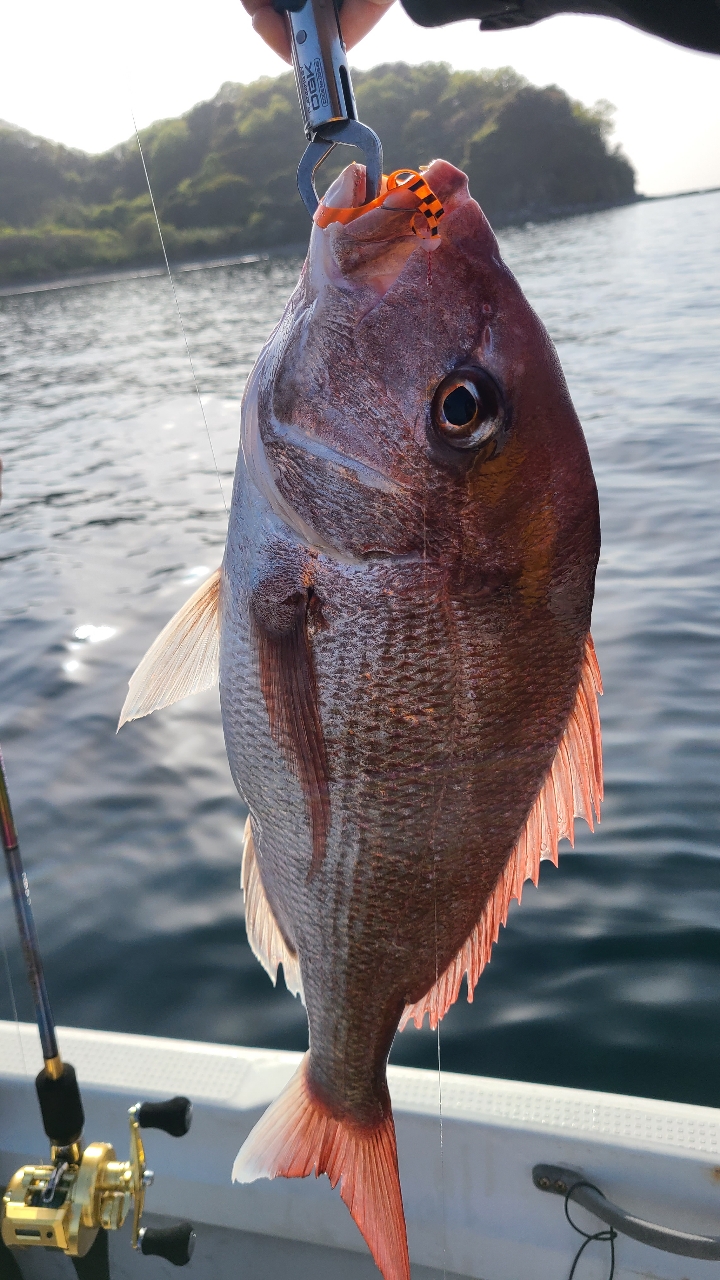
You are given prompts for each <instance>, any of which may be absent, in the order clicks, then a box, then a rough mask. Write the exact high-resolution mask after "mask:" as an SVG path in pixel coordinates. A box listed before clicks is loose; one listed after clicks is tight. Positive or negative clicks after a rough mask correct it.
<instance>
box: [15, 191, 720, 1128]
mask: <svg viewBox="0 0 720 1280" xmlns="http://www.w3.org/2000/svg"><path fill="white" fill-rule="evenodd" d="M501 241H502V248H503V252H504V255H505V257H506V259H507V261H508V262H509V264H510V266H511V267H512V268H513V270H514V271H515V273H516V274H517V276H518V278H519V280H520V283H521V285H522V287H523V289H524V290H525V292H526V294H527V296H528V297H529V299H530V300H531V302H532V303H533V305H534V306H535V307H536V309H537V310H538V312H539V313H540V315H541V316H542V318H543V319H544V321H545V323H546V324H547V326H548V328H549V329H550V332H551V334H552V336H553V338H554V340H555V342H556V344H557V347H558V350H559V353H560V358H561V360H562V363H563V367H564V369H565V373H566V376H567V379H568V382H569V385H570V390H571V393H572V396H573V399H574V401H575V404H576V407H577V409H578V412H579V415H580V418H581V420H582V422H583V424H584V427H585V431H586V434H587V438H588V443H589V447H590V452H591V454H592V460H593V465H594V468H595V474H596V476H597V480H598V486H599V490H600V501H601V509H602V528H603V553H602V559H601V562H600V569H599V574H598V587H597V597H596V602H595V612H594V621H593V631H594V635H595V640H596V644H597V649H598V655H599V658H600V664H601V667H602V671H603V677H604V681H605V689H606V692H605V696H604V698H603V699H602V703H601V710H602V720H603V730H604V744H605V771H606V781H607V799H606V803H605V806H604V810H603V819H602V823H601V825H600V827H599V829H598V830H597V831H596V833H595V834H594V835H590V834H589V833H588V832H587V829H586V828H585V826H584V823H582V822H579V823H578V833H579V835H578V840H577V843H576V847H575V850H574V851H572V850H570V848H569V846H568V845H567V842H564V844H563V852H562V855H561V861H560V868H559V870H555V869H554V868H553V867H551V866H549V865H548V864H544V865H543V871H542V875H541V880H540V886H539V888H538V889H534V888H532V886H528V887H527V889H526V890H525V894H524V898H523V902H522V905H521V906H519V907H517V906H514V907H513V909H512V910H511V914H510V919H509V922H508V926H507V928H506V929H504V930H503V931H502V934H501V938H500V941H499V943H498V945H497V946H496V948H495V951H494V954H493V959H492V963H491V964H490V966H489V968H488V969H487V970H486V972H485V973H484V974H483V976H482V978H481V980H480V983H479V986H478V988H477V991H476V994H475V1000H474V1002H473V1004H471V1005H470V1004H467V1003H466V1001H465V999H464V994H463V996H462V997H461V1000H460V1002H459V1003H458V1004H457V1005H456V1006H455V1007H454V1008H453V1009H452V1010H451V1011H450V1013H449V1014H448V1016H447V1018H446V1019H445V1021H444V1023H443V1024H442V1038H441V1051H442V1064H443V1067H444V1068H446V1069H448V1070H453V1071H468V1072H478V1073H482V1074H488V1075H498V1076H507V1077H514V1078H518V1079H523V1080H533V1081H547V1082H550V1083H556V1084H567V1085H577V1086H586V1087H592V1088H600V1089H607V1090H613V1091H619V1092H623V1093H634V1094H640V1095H649V1096H657V1097H664V1098H674V1099H679V1100H684V1101H690V1102H699V1103H706V1104H711V1105H717V1104H718V1103H719V1102H720V767H719V766H720V194H710V195H703V196H694V197H689V198H684V199H677V200H669V201H658V202H649V203H646V204H638V205H634V206H630V207H627V208H623V209H616V210H612V211H608V212H604V213H599V214H594V215H588V216H585V217H579V218H575V219H571V220H568V221H564V222H557V223H554V224H548V225H545V226H535V227H533V226H528V227H524V228H521V229H516V230H512V231H509V232H506V233H505V234H503V235H502V236H501ZM299 267H300V260H299V259H298V258H281V257H276V258H272V259H270V260H267V261H255V262H245V263H241V264H237V265H230V266H222V267H213V268H209V269H204V270H187V269H185V270H181V269H179V270H178V272H177V290H178V297H179V302H180V306H181V308H182V313H183V316H184V320H185V326H186V332H187V339H188V343H189V347H190V351H191V353H192V357H193V361H194V365H195V371H196V375H197V380H198V384H199V386H200V388H201V390H202V393H203V402H204V405H205V412H206V416H207V424H208V428H209V433H210V437H211V440H212V447H213V449H214V453H215V456H216V458H217V463H218V468H219V472H220V482H221V487H222V493H221V488H220V485H219V483H218V477H217V474H216V471H215V466H214V463H213V457H212V452H211V448H210V443H209V441H208V436H207V434H206V430H205V426H204V424H203V419H202V415H201V412H200V408H199V405H198V401H197V397H196V393H195V388H194V382H193V376H192V372H191V369H190V366H189V363H188V357H187V352H186V349H185V344H184V340H183V336H182V332H181V330H180V327H179V323H178V317H177V313H176V310H175V305H174V301H173V296H172V291H171V289H170V285H169V282H168V280H167V278H166V277H165V278H163V276H162V275H156V276H140V277H137V278H130V277H124V278H121V279H118V280H115V281H113V282H106V283H84V284H82V285H81V286H79V287H63V288H55V289H51V290H39V291H33V292H25V293H16V294H13V295H10V296H8V295H6V296H3V297H1V298H0V388H1V390H0V456H2V459H3V462H4V464H5V473H4V489H5V495H4V499H3V503H2V506H1V507H0V742H2V745H3V748H4V752H5V760H6V767H7V772H8V777H9V781H10V786H11V793H12V798H13V803H14V807H15V815H16V819H17V824H18V828H19V831H20V835H21V842H22V847H23V850H24V854H25V858H26V862H27V868H28V874H29V878H30V883H31V888H32V896H33V903H34V907H35V912H36V917H37V925H38V931H39V934H40V940H41V944H42V949H43V954H44V957H45V963H46V969H47V978H48V986H49V990H50V996H51V999H52V1002H53V1006H54V1009H55V1013H56V1017H57V1019H58V1021H59V1022H60V1023H65V1024H72V1025H77V1026H85V1027H96V1028H104V1029H112V1030H122V1031H132V1032H145V1033H149V1034H153V1035H168V1036H182V1037H189V1038H191V1039H200V1040H216V1041H226V1042H231V1043H242V1044H250V1045H266V1046H272V1047H277V1048H298V1049H300V1048H303V1047H304V1046H305V1043H306V1023H305V1014H304V1011H303V1009H302V1006H301V1005H300V1003H299V1002H298V1001H297V1000H294V999H293V998H292V997H291V996H290V995H289V994H288V993H287V991H286V990H285V989H284V987H283V983H282V980H281V981H280V982H279V984H278V988H277V989H276V990H273V988H272V986H271V983H270V981H269V979H268V978H267V976H266V975H265V973H264V972H263V970H262V969H261V968H260V966H259V964H258V963H257V961H256V960H255V959H254V957H253V956H252V954H251V952H250V949H249V947H248V945H247V941H246V939H245V931H244V925H243V909H242V897H241V893H240V885H239V879H240V856H241V839H242V831H243V824H244V819H245V810H244V808H243V805H242V803H241V801H240V800H239V798H238V796H237V795H236V793H235V791H234V788H233V785H232V782H231V779H230V775H229V772H228V767H227V762H226V759H225V753H224V748H223V741H222V731H221V726H220V715H219V707H218V697H217V693H216V692H215V691H212V692H208V693H204V694H200V695H197V696H196V697H194V698H191V699H189V700H188V701H186V702H183V703H180V704H179V705H177V706H174V707H171V708H169V709H168V710H166V711H164V712H162V713H159V714H156V715H154V716H152V717H151V718H149V719H147V720H143V721H139V722H137V723H135V724H131V725H129V726H127V727H126V728H124V729H123V730H122V732H121V733H120V735H119V736H116V734H115V727H116V723H117V717H118V712H119V709H120V707H121V705H122V702H123V698H124V694H125V689H126V684H127V680H128V677H129V675H130V673H131V672H132V670H133V668H134V667H135V664H136V663H137V661H138V659H139V658H140V657H141V656H142V654H143V653H144V652H145V649H146V648H147V646H148V644H149V643H150V641H151V640H152V639H153V638H154V637H155V635H156V634H157V632H158V631H159V630H160V628H161V627H162V626H163V625H164V623H165V622H166V621H167V620H168V618H169V617H170V616H171V615H172V614H173V613H174V612H175V610H176V609H177V608H178V607H179V605H181V604H182V603H183V601H184V600H185V599H186V598H187V596H188V595H189V594H190V593H191V592H192V591H193V590H194V588H195V587H196V586H197V585H198V584H199V583H200V582H201V581H202V579H203V578H204V577H205V576H206V575H207V574H208V573H209V572H211V571H212V570H213V569H215V568H216V567H217V565H218V564H219V562H220V558H221V555H222V548H223V540H224V535H225V528H226V512H225V507H224V501H229V496H230V491H231V481H232V472H233V467H234V461H235V454H236V450H237V443H238V425H239V410H240V397H241V394H242V390H243V385H244V382H245V378H246V376H247V374H248V372H249V370H250V368H251V367H252V364H253V361H254V359H255V357H256V355H257V353H258V351H259V349H260V347H261V345H262V343H263V341H264V340H265V338H266V337H267V335H268V333H269V331H270V329H271V327H272V325H273V324H274V323H275V321H276V320H277V319H278V317H279V316H280V314H281V311H282V308H283V305H284V303H285V300H286V299H287V297H288V295H289V293H290V291H291V290H292V288H293V285H294V283H295V280H296V278H297V274H298V270H299ZM0 936H1V937H2V940H3V941H4V944H5V947H6V949H7V955H8V962H9V970H10V973H11V974H12V981H13V986H14V990H15V996H16V1000H17V1005H18V1010H19V1014H20V1017H21V1018H26V1019H30V1018H31V1017H32V1006H31V1004H30V1001H29V997H28V994H27V990H26V983H25V979H24V975H23V970H22V963H21V958H20V953H19V948H18V945H17V942H16V938H15V931H14V923H13V918H12V911H11V907H10V902H9V896H8V891H7V887H6V885H5V884H4V882H1V881H0ZM11 1016H12V999H11V995H10V990H9V985H8V983H7V982H6V980H5V974H4V973H3V972H2V971H1V969H0V1017H11ZM436 1055H437V1045H436V1040H435V1036H434V1034H431V1033H430V1032H429V1031H428V1030H427V1029H425V1030H424V1031H423V1032H416V1031H415V1030H413V1029H409V1030H407V1031H406V1032H404V1033H403V1034H402V1035H401V1036H398V1038H397V1040H396V1042H395V1045H394V1048H393V1053H392V1056H393V1060H394V1061H396V1062H402V1063H409V1064H415V1065H423V1066H435V1065H436Z"/></svg>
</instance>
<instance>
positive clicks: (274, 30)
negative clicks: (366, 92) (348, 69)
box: [242, 0, 393, 62]
mask: <svg viewBox="0 0 720 1280" xmlns="http://www.w3.org/2000/svg"><path fill="white" fill-rule="evenodd" d="M392 3H393V0H345V3H344V4H343V7H342V11H341V14H340V17H341V21H342V33H343V40H344V41H345V46H346V48H348V49H352V47H353V45H354V44H357V42H358V40H362V38H363V36H365V35H367V33H368V31H370V30H371V29H372V28H373V27H374V26H375V23H376V22H379V21H380V19H381V18H382V16H383V14H384V13H386V12H387V10H388V9H389V8H390V5H391V4H392ZM242 4H243V8H244V9H246V10H247V12H248V13H249V14H250V16H251V18H252V20H253V26H254V28H255V30H256V31H257V33H258V35H259V36H262V38H263V40H264V41H265V43H266V44H269V45H270V48H271V49H273V50H274V51H275V53H278V54H279V55H280V57H281V58H284V59H285V61H286V62H290V41H289V39H288V33H287V25H286V22H285V18H284V17H283V15H282V14H280V13H276V12H275V10H274V9H273V7H272V0H242Z"/></svg>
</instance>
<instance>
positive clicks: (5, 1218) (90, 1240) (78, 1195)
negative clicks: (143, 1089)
mask: <svg viewBox="0 0 720 1280" xmlns="http://www.w3.org/2000/svg"><path fill="white" fill-rule="evenodd" d="M0 835H1V837H2V845H3V850H4V853H5V864H6V867H7V872H8V879H9V881H10V888H11V892H12V899H13V906H14V909H15V918H16V922H17V926H18V932H19V934H20V942H21V945H22V951H23V957H24V960H25V967H26V969H27V974H28V979H29V982H30V988H31V990H32V995H33V1001H34V1004H35V1014H36V1019H37V1024H38V1031H39V1033H40V1043H41V1047H42V1054H43V1059H44V1063H45V1065H44V1067H43V1069H42V1071H41V1072H40V1073H39V1075H38V1076H37V1078H36V1081H35V1088H36V1091H37V1097H38V1102H39V1104H40V1113H41V1115H42V1121H43V1128H44V1129H45V1133H46V1134H47V1137H48V1138H49V1140H50V1160H49V1163H48V1164H31V1165H24V1166H23V1167H22V1168H21V1169H18V1170H17V1172H16V1173H15V1174H13V1176H12V1178H11V1179H10V1181H9V1183H8V1186H7V1188H6V1191H5V1194H4V1196H3V1203H2V1221H1V1224H0V1233H1V1234H2V1239H3V1242H4V1243H5V1244H6V1245H9V1246H11V1247H13V1248H29V1247H30V1248H31V1247H33V1246H35V1247H39V1248H43V1249H48V1248H49V1249H58V1250H62V1252H63V1253H65V1254H67V1255H68V1256H69V1257H70V1258H72V1259H79V1258H84V1257H85V1256H86V1255H87V1254H88V1253H89V1251H90V1249H91V1248H92V1247H93V1245H94V1244H95V1241H96V1239H97V1237H98V1234H99V1232H100V1231H101V1230H104V1231H115V1230H117V1229H118V1228H119V1227H121V1226H122V1225H123V1223H124V1222H125V1219H126V1218H127V1216H128V1214H129V1213H130V1211H131V1210H132V1214H133V1218H132V1241H131V1243H132V1246H133V1248H134V1249H139V1250H140V1252H142V1253H144V1254H156V1255H159V1256H160V1257H163V1258H166V1259H167V1261H168V1262H172V1263H173V1264H174V1265H176V1266H184V1264H185V1263H187V1262H189V1261H190V1258H191V1256H192V1251H193V1247H194V1243H195V1233H194V1231H193V1228H192V1226H191V1224H190V1223H189V1222H181V1223H178V1224H177V1225H176V1226H172V1227H167V1228H148V1227H143V1226H142V1225H141V1219H142V1214H143V1209H144V1206H145V1192H146V1189H147V1188H148V1187H149V1186H151V1185H152V1182H153V1176H154V1175H153V1174H152V1172H151V1170H149V1169H148V1167H147V1164H146V1161H145V1148H144V1145H143V1140H142V1135H141V1129H162V1130H164V1131H165V1133H168V1134H170V1135H172V1136H173V1137H182V1136H183V1135H184V1134H186V1133H187V1131H188V1129H189V1128H190V1121H191V1117H192V1104H191V1103H190V1101H189V1100H188V1099H187V1098H180V1097H178V1098H170V1099H169V1100H168V1101H166V1102H138V1103H136V1104H135V1105H134V1106H132V1107H131V1108H130V1110H129V1113H128V1119H129V1125H130V1153H129V1159H128V1160H118V1159H117V1157H116V1154H115V1149H114V1148H113V1146H112V1145H111V1144H110V1143H109V1142H90V1143H86V1142H85V1141H84V1139H83V1129H84V1126H85V1113H84V1110H83V1105H82V1097H81V1095H80V1086H79V1084H78V1080H77V1076H76V1074H75V1069H74V1068H73V1066H72V1065H71V1064H70V1063H69V1062H63V1060H62V1057H61V1056H60V1051H59V1049H58V1044H57V1035H56V1032H55V1023H54V1020H53V1016H52V1011H51V1008H50V1001H49V999H48V993H47V988H46V985H45V977H44V973H43V966H42V959H41V956H40V948H39V944H38V938H37V932H36V929H35V920H34V917H33V910H32V904H31V901H30V891H29V888H28V882H27V877H26V875H25V871H24V868H23V863H22V857H21V854H20V845H19V841H18V836H17V831H16V828H15V822H14V819H13V815H12V809H11V806H10V797H9V794H8V788H7V778H6V776H5V768H4V764H3V759H2V754H1V753H0Z"/></svg>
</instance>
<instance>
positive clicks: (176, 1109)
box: [136, 1098, 192, 1265]
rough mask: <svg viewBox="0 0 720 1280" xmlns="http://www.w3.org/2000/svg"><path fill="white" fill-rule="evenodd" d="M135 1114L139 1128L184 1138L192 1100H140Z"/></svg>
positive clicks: (190, 1113)
mask: <svg viewBox="0 0 720 1280" xmlns="http://www.w3.org/2000/svg"><path fill="white" fill-rule="evenodd" d="M136 1115H137V1122H138V1124H139V1125H140V1128H141V1129H162V1130H163V1131H164V1132H165V1133H169V1134H170V1136H171V1137H172V1138H184V1137H185V1134H186V1133H187V1131H188V1129H189V1128H190V1124H191V1121H192V1102H191V1101H190V1099H189V1098H168V1100H167V1102H141V1103H140V1106H139V1107H138V1109H137V1113H136ZM183 1225H185V1226H186V1225H187V1223H185V1224H183ZM178 1265H179V1264H178Z"/></svg>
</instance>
